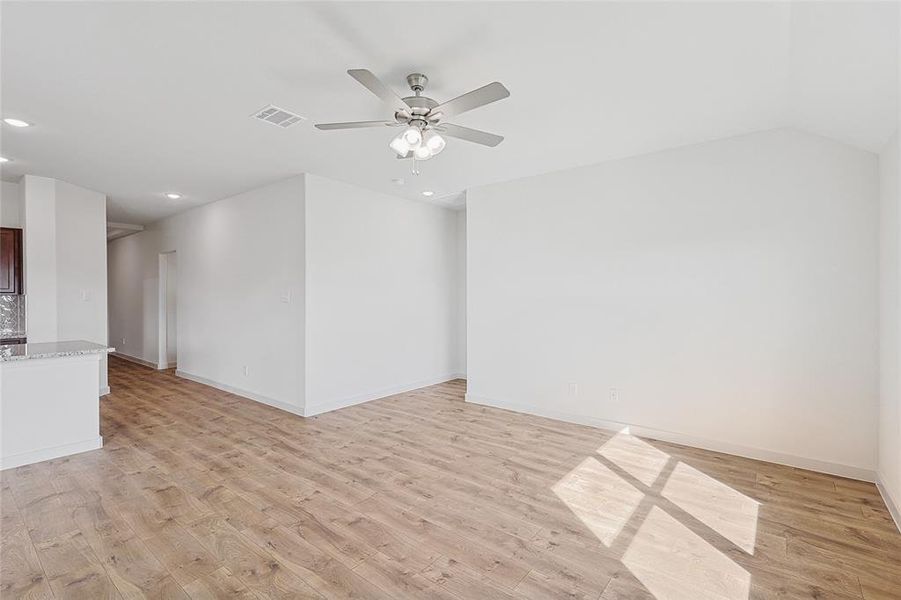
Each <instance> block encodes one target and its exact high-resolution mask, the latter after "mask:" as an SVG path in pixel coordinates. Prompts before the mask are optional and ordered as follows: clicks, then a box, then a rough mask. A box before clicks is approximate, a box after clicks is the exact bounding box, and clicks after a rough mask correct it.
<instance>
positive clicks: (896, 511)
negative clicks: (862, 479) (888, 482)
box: [876, 473, 901, 532]
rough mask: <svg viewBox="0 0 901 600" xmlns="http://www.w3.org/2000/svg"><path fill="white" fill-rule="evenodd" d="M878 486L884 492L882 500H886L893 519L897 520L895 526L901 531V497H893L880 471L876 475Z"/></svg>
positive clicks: (881, 492)
mask: <svg viewBox="0 0 901 600" xmlns="http://www.w3.org/2000/svg"><path fill="white" fill-rule="evenodd" d="M876 488H877V489H878V490H879V493H880V494H882V500H883V502H885V506H886V508H888V512H889V514H891V515H892V519H893V520H894V521H895V527H897V528H898V531H899V532H901V502H899V501H901V498H897V499H896V498H892V495H891V494H890V493H889V491H888V488H887V487H886V486H885V483H883V481H882V477H880V476H879V474H878V473H877V475H876ZM896 500H898V501H896Z"/></svg>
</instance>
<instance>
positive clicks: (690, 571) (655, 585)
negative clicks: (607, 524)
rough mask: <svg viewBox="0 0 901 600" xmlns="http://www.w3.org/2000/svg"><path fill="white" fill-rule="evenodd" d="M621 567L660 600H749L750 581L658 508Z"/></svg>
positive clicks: (745, 572) (652, 512) (695, 535)
mask: <svg viewBox="0 0 901 600" xmlns="http://www.w3.org/2000/svg"><path fill="white" fill-rule="evenodd" d="M622 562H623V564H624V565H626V566H627V567H628V568H629V570H630V571H632V574H633V575H635V577H636V578H638V580H639V581H641V583H642V584H643V585H644V586H645V587H646V588H647V589H648V591H649V592H651V593H652V594H653V595H654V596H655V597H656V598H657V599H658V600H706V599H710V600H746V599H747V598H748V593H749V592H750V589H751V575H750V574H749V573H748V572H747V571H745V570H744V569H742V568H741V567H740V566H738V565H737V564H735V563H734V562H733V561H732V560H731V559H730V558H729V557H727V556H726V555H724V554H723V553H722V552H720V551H719V550H717V549H716V548H714V547H713V546H711V545H710V544H709V543H708V542H707V541H706V540H704V538H702V537H700V536H699V535H697V534H695V533H694V532H692V531H691V530H690V529H688V528H687V527H686V526H685V525H683V524H681V523H680V522H679V521H677V520H676V519H674V518H673V517H671V516H670V515H668V514H667V513H666V512H664V511H663V510H662V509H660V508H658V507H656V506H654V507H652V508H651V511H650V512H649V513H648V515H647V517H646V518H645V519H644V521H643V522H642V524H641V527H639V529H638V531H637V532H636V534H635V536H634V537H633V538H632V541H631V542H630V543H629V546H628V548H627V549H626V552H625V554H623V558H622Z"/></svg>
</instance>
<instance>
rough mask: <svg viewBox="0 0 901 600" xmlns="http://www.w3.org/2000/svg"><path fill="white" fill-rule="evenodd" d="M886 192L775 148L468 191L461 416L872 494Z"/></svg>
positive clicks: (846, 168)
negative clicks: (837, 477)
mask: <svg viewBox="0 0 901 600" xmlns="http://www.w3.org/2000/svg"><path fill="white" fill-rule="evenodd" d="M876 184H877V161H876V157H875V155H872V154H869V153H865V152H862V151H858V150H855V149H852V148H850V147H847V146H843V145H841V144H838V143H834V142H832V141H829V140H826V139H824V138H819V137H814V136H810V135H806V134H802V133H799V132H795V131H790V130H779V131H770V132H763V133H758V134H752V135H747V136H742V137H735V138H730V139H726V140H721V141H716V142H711V143H706V144H700V145H696V146H690V147H685V148H681V149H675V150H671V151H666V152H660V153H657V154H652V155H645V156H640V157H636V158H630V159H625V160H618V161H612V162H609V163H603V164H600V165H595V166H590V167H585V168H580V169H574V170H569V171H564V172H557V173H551V174H547V175H541V176H537V177H531V178H528V179H523V180H518V181H514V182H509V183H504V184H498V185H493V186H488V187H484V188H479V189H475V190H471V191H470V192H469V193H468V207H467V213H468V214H467V236H468V248H467V250H468V281H467V286H468V289H467V293H468V302H467V310H468V319H469V328H468V339H469V347H468V357H467V358H468V365H467V372H468V376H469V377H468V379H469V394H468V396H467V398H468V399H469V400H471V401H476V402H482V403H488V404H494V405H497V406H501V407H505V408H512V409H514V410H522V411H526V412H533V413H538V414H545V415H548V416H556V417H560V418H564V419H570V420H575V421H582V422H587V423H594V424H609V423H611V422H615V423H625V424H634V425H639V426H642V427H644V428H647V430H650V431H646V430H642V431H643V432H645V433H650V434H651V435H657V436H658V437H663V438H669V439H678V440H681V441H685V442H688V443H693V444H695V445H700V446H707V447H711V448H718V449H722V450H726V451H731V452H735V453H739V454H745V455H750V456H757V457H761V458H767V459H771V460H778V461H787V462H791V463H793V464H797V465H801V466H807V467H810V468H816V469H821V470H831V471H834V472H840V473H844V474H847V475H851V476H858V477H865V478H872V476H873V470H874V468H875V466H876V465H875V463H876V442H875V440H876V428H877V427H876V412H877V398H876V396H877V391H876V380H877V374H876V368H875V366H876V362H877V358H876V353H877V334H876V306H877V299H876V295H877V292H876V290H877V274H876V270H877V268H876V264H877V262H876V261H877V242H876V239H877V187H876ZM571 384H575V386H573V385H571ZM611 388H616V389H617V390H618V401H615V400H613V399H611V392H610V390H611Z"/></svg>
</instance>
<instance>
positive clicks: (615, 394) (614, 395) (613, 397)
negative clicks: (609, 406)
mask: <svg viewBox="0 0 901 600" xmlns="http://www.w3.org/2000/svg"><path fill="white" fill-rule="evenodd" d="M610 402H619V390H618V389H616V388H615V387H613V388H610Z"/></svg>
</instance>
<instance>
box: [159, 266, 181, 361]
mask: <svg viewBox="0 0 901 600" xmlns="http://www.w3.org/2000/svg"><path fill="white" fill-rule="evenodd" d="M159 282H160V285H159V287H160V295H159V307H160V310H159V337H158V339H159V358H158V360H157V368H158V369H174V368H175V367H176V365H177V364H178V335H177V331H178V327H177V323H178V312H177V308H176V307H177V304H178V303H177V301H176V300H177V298H178V260H177V255H176V253H175V252H164V253H162V254H160V273H159Z"/></svg>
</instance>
